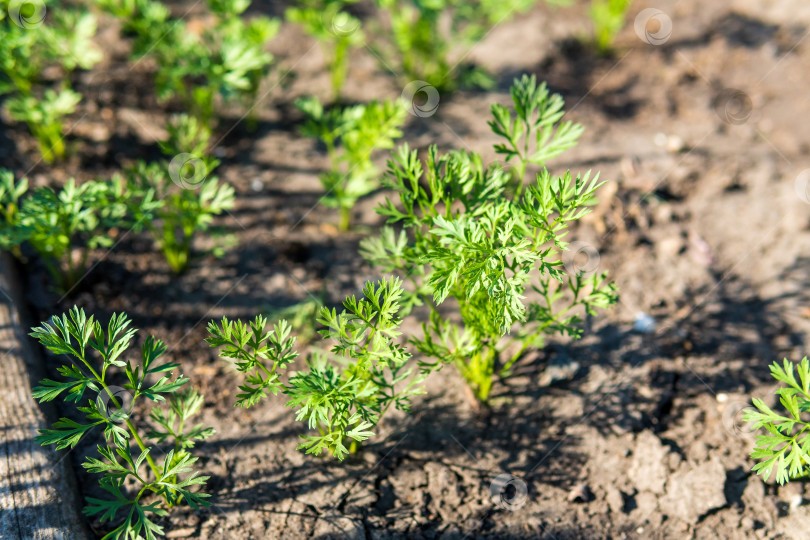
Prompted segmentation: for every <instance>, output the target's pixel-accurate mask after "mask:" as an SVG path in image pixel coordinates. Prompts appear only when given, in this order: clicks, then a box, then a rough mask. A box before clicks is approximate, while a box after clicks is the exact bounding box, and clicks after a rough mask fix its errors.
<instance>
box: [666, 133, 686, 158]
mask: <svg viewBox="0 0 810 540" xmlns="http://www.w3.org/2000/svg"><path fill="white" fill-rule="evenodd" d="M666 147H667V152H670V153H672V154H677V153H678V152H682V151H683V149H684V148H685V147H686V143H684V142H683V139H682V138H680V137H678V136H677V135H670V136H669V137H667V144H666Z"/></svg>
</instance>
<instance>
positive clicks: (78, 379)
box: [31, 307, 213, 540]
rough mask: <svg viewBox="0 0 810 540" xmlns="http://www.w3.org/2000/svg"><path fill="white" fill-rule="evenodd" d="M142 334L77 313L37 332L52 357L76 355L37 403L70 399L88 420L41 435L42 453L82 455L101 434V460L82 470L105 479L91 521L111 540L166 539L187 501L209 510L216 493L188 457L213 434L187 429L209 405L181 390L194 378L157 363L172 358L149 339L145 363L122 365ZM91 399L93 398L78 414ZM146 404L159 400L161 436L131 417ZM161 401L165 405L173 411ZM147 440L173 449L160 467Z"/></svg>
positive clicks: (90, 508) (124, 322)
mask: <svg viewBox="0 0 810 540" xmlns="http://www.w3.org/2000/svg"><path fill="white" fill-rule="evenodd" d="M135 333H136V330H135V329H134V328H130V320H129V319H128V318H127V316H126V314H123V313H122V314H118V315H116V314H113V316H112V318H111V319H110V321H109V323H108V325H107V327H106V329H105V328H104V327H103V326H102V324H101V323H99V322H98V321H96V320H95V319H94V318H93V317H92V316H90V317H88V316H87V315H86V314H85V312H84V310H82V309H79V308H77V307H74V308H73V309H71V310H70V312H69V313H65V314H62V315H61V316H54V317H53V318H51V319H50V321H47V322H43V323H42V326H39V327H37V328H33V329H32V332H31V336H32V337H33V338H34V339H36V340H37V341H39V342H40V343H41V344H42V345H43V346H44V347H46V348H47V349H48V350H49V351H51V352H52V353H54V354H57V355H68V356H70V357H71V361H70V363H69V364H65V365H63V366H61V367H60V368H59V369H58V371H59V373H60V375H61V376H62V377H61V378H60V379H59V380H51V379H45V380H43V381H42V382H41V383H40V386H37V387H36V388H34V391H33V396H34V398H35V399H38V400H39V401H40V402H47V401H53V400H55V399H57V398H59V397H62V396H63V394H64V400H65V401H66V402H69V403H74V404H75V405H76V410H77V411H78V412H79V413H81V416H82V417H83V421H76V420H72V419H69V418H61V419H59V420H58V421H57V422H55V423H54V425H53V427H52V428H51V429H45V430H42V431H41V432H40V435H39V436H38V437H37V441H38V442H39V443H40V444H42V445H43V446H45V445H51V444H54V445H56V448H57V449H60V450H61V449H64V448H74V447H75V446H76V445H77V444H78V443H79V441H80V440H81V439H82V438H83V437H85V436H89V435H90V433H91V432H92V431H93V430H94V428H101V429H102V430H103V437H101V440H100V443H99V445H98V446H97V449H98V457H94V456H87V457H85V460H84V462H83V463H82V466H83V467H84V468H85V469H87V470H88V471H89V472H91V473H95V474H100V475H102V476H101V478H100V479H99V486H100V487H101V489H102V490H104V491H105V492H106V493H107V494H108V496H107V497H106V498H104V499H98V498H94V497H88V498H87V503H88V504H87V506H86V507H85V508H84V513H85V514H87V515H89V516H94V515H95V516H98V517H99V518H100V520H101V522H102V523H104V522H110V523H111V525H112V526H114V529H113V530H112V531H110V532H109V533H108V534H107V535H105V537H104V538H126V539H132V540H136V539H147V540H151V539H155V538H157V535H163V534H164V532H163V528H162V527H161V526H160V525H159V524H158V522H157V519H158V518H160V517H162V516H165V515H167V510H168V509H171V508H172V507H173V506H175V505H177V504H180V503H182V502H185V503H186V504H188V505H189V506H190V507H192V508H194V509H197V508H199V507H200V506H208V502H207V501H206V498H207V497H208V495H207V494H205V493H200V492H199V491H196V486H202V485H204V484H205V482H206V480H208V477H207V476H199V473H198V472H196V471H194V470H193V465H194V464H195V463H196V461H197V459H198V458H196V457H194V456H193V455H191V454H190V453H189V451H188V450H189V449H190V448H192V447H193V446H194V444H195V443H196V442H198V441H201V440H204V439H205V438H207V437H209V436H210V435H212V434H213V430H212V429H210V428H205V427H203V426H201V425H195V426H194V427H192V428H191V429H187V426H188V425H189V423H188V422H187V420H189V419H190V418H192V417H193V416H194V415H196V414H197V413H198V412H199V410H200V407H201V405H202V397H201V396H198V395H197V394H196V393H195V392H193V391H188V392H181V391H180V389H181V388H182V387H183V386H184V385H185V384H186V383H187V382H188V379H186V378H184V377H183V376H182V375H180V376H176V377H175V376H174V372H175V370H176V369H177V368H178V367H179V365H178V364H174V363H160V362H159V359H160V357H161V356H162V355H163V354H164V353H165V352H166V346H165V345H164V344H163V342H162V341H160V340H157V339H154V338H152V337H149V338H147V339H146V341H145V342H144V344H143V348H142V352H141V360H140V362H139V363H136V362H133V361H132V360H128V359H127V360H125V359H124V357H125V355H126V353H127V352H128V350H129V347H130V345H131V343H132V339H133V337H134V336H135ZM93 351H95V353H94V352H93ZM94 356H97V357H98V358H97V359H96V358H94ZM122 371H123V374H124V375H125V378H126V381H127V382H126V383H124V384H123V387H117V386H112V385H111V382H112V379H113V378H114V377H115V375H117V374H120V372H122ZM86 393H92V394H93V396H92V397H91V398H89V399H87V400H86V405H85V406H79V403H81V402H82V400H83V398H85V396H86ZM125 397H128V398H129V399H128V400H127V399H125ZM141 402H146V403H148V402H152V406H151V407H152V411H151V416H150V418H151V420H152V422H153V425H154V428H153V429H149V427H148V425H136V424H135V420H134V416H133V415H132V414H131V413H132V411H133V408H134V407H135V406H136V404H140V403H141ZM158 403H167V404H168V410H165V411H164V410H163V409H161V408H160V407H159V406H157V404H158ZM144 424H146V423H144ZM145 437H149V438H153V439H155V440H156V441H157V442H158V443H163V442H167V443H169V444H172V445H173V448H172V449H171V450H169V451H168V453H167V454H166V455H165V456H164V457H163V459H162V460H156V459H155V457H154V456H155V453H156V452H155V451H156V449H157V447H156V446H148V445H147V444H146V443H145V442H144V438H145ZM132 442H134V443H135V445H136V446H137V449H134V448H133V445H132Z"/></svg>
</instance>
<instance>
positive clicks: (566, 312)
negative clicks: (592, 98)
mask: <svg viewBox="0 0 810 540" xmlns="http://www.w3.org/2000/svg"><path fill="white" fill-rule="evenodd" d="M541 88H542V89H544V87H541ZM512 93H513V96H516V100H515V104H516V107H515V108H516V111H515V113H516V115H517V118H518V119H519V122H512V121H511V120H509V118H511V114H510V113H509V112H508V111H505V110H503V109H502V108H500V107H493V115H494V116H495V120H494V121H493V122H492V123H491V126H492V129H493V131H494V132H495V133H496V134H499V135H501V136H503V137H504V138H506V139H507V140H508V142H509V145H503V144H502V145H497V146H496V151H498V152H501V153H506V154H507V158H510V157H517V158H518V159H519V160H521V162H522V163H543V162H545V160H546V159H549V158H550V157H553V156H554V155H557V154H559V153H560V152H561V151H562V150H561V148H562V147H565V148H567V147H568V146H570V144H571V143H570V135H569V138H567V139H566V138H565V137H562V136H561V135H560V133H561V132H563V133H564V134H565V133H568V134H570V133H571V132H572V131H574V128H572V127H567V128H566V127H565V126H561V127H560V128H559V130H558V131H557V134H556V136H552V135H551V132H550V131H549V130H550V126H551V125H552V124H553V123H554V121H556V120H549V119H548V118H559V116H561V111H559V110H558V109H559V108H558V107H557V106H556V105H549V103H553V102H556V101H557V100H559V99H560V98H559V97H558V96H555V97H553V98H551V99H549V98H548V96H547V92H544V91H541V89H537V88H536V85H535V84H534V81H533V80H531V79H527V78H524V79H522V80H520V81H516V82H515V87H513V92H512ZM560 104H561V101H560ZM538 111H540V113H539V119H538V118H535V117H534V115H535V113H537V112H538ZM544 111H545V112H544ZM548 111H552V112H551V113H549V112H548ZM549 114H550V116H549ZM544 119H545V120H544ZM521 126H522V127H521ZM579 130H580V131H581V128H579ZM520 137H524V140H525V141H529V140H531V141H536V143H537V147H536V148H530V147H529V145H528V142H526V143H525V144H515V143H516V142H518V141H519V140H520ZM517 180H518V181H520V180H522V178H521V177H520V176H519V175H518V176H517ZM514 182H515V177H514V173H512V174H510V173H508V172H506V171H504V170H503V169H502V168H501V167H500V166H498V165H497V164H492V165H489V166H484V164H483V160H482V159H481V157H480V156H479V155H478V154H475V153H472V152H466V151H453V152H449V153H447V154H444V155H440V154H439V152H438V150H437V148H436V147H435V146H433V147H430V149H429V150H428V156H427V160H426V162H425V163H424V165H423V164H422V162H421V161H420V160H419V159H418V157H417V153H416V151H411V150H410V149H409V148H408V146H407V145H405V146H403V147H401V148H400V149H399V151H398V152H397V153H396V156H395V158H394V159H393V160H391V161H389V163H388V175H387V176H386V178H385V179H384V180H383V183H384V184H385V186H386V187H388V188H390V189H392V190H393V191H394V192H395V193H396V194H397V195H398V197H399V205H397V204H395V203H394V202H393V201H392V200H391V199H387V200H386V202H385V203H384V204H383V205H381V206H380V207H379V208H378V209H377V211H378V213H379V214H381V215H383V216H386V217H387V218H388V223H389V224H393V223H399V224H400V225H401V226H402V228H403V229H402V230H401V231H400V232H399V233H398V234H397V233H396V232H395V231H394V229H392V228H390V227H386V228H385V229H384V230H383V232H382V234H381V235H380V236H379V237H377V238H369V239H366V240H364V241H363V242H362V243H361V254H362V255H363V257H364V258H365V259H366V260H367V261H368V262H370V263H371V264H373V265H375V266H377V267H379V268H380V269H381V270H382V271H384V272H394V273H400V274H401V275H403V276H407V279H408V280H409V281H410V282H411V284H412V289H413V291H412V292H410V293H409V294H408V295H407V297H406V299H405V300H404V304H405V305H406V306H414V305H419V304H422V303H427V304H428V305H429V306H430V309H431V316H430V321H429V322H428V323H425V324H424V325H423V329H424V337H422V338H412V339H411V341H412V343H413V344H414V345H415V346H416V348H417V349H418V350H419V352H421V353H422V354H423V355H425V356H427V357H429V358H433V359H435V361H433V362H430V361H427V360H426V361H423V362H422V368H423V370H424V371H431V370H433V369H438V368H439V367H441V366H442V365H443V364H446V363H453V364H455V365H456V366H457V367H458V369H459V371H460V372H461V374H462V375H463V376H464V378H465V379H466V380H467V382H468V383H469V384H470V386H471V388H472V389H473V391H474V393H475V395H476V396H477V397H478V398H479V399H480V400H481V401H483V402H486V401H487V400H488V399H489V395H490V390H491V386H492V382H493V378H494V377H496V376H498V377H505V376H507V375H508V374H509V371H510V368H511V367H512V365H513V364H514V363H515V362H516V361H517V360H518V359H519V358H520V357H521V355H522V354H523V353H524V352H525V351H526V350H527V349H528V348H530V347H540V346H542V344H543V342H544V338H545V336H546V335H549V334H551V335H553V334H566V335H569V336H573V337H578V336H579V335H580V330H579V324H580V323H581V321H582V317H581V316H580V315H578V314H572V311H571V310H572V309H574V308H576V307H580V308H581V310H582V311H585V312H586V313H588V314H595V310H596V308H604V307H607V306H609V305H611V304H613V303H615V302H616V301H617V295H616V289H615V286H614V285H613V284H612V283H609V282H607V280H606V276H605V275H604V274H595V275H592V276H586V275H584V274H582V273H581V272H572V273H568V272H566V271H565V269H564V268H563V266H564V265H563V262H562V259H561V257H562V253H563V252H564V251H565V249H566V247H567V246H568V242H567V241H566V240H565V239H564V238H565V236H566V235H567V232H568V228H569V226H570V225H571V224H572V223H574V222H575V221H577V220H578V219H580V218H582V217H583V216H584V215H586V214H587V213H588V212H589V210H588V207H589V206H591V205H593V204H594V203H595V202H596V199H595V192H596V190H597V189H598V187H599V186H600V185H601V184H600V183H599V182H598V181H597V178H596V177H595V178H591V176H590V173H586V174H584V175H577V176H573V175H572V174H571V173H570V172H566V173H565V174H563V175H562V176H554V175H552V174H551V173H549V171H548V170H547V169H543V170H542V171H541V172H540V173H539V174H537V177H536V181H535V182H534V183H533V184H531V185H530V186H529V188H528V190H527V191H526V192H525V193H524V194H522V195H520V194H517V195H515V196H514V197H510V196H509V195H508V188H509V187H510V186H511V185H512V184H513V183H514ZM527 289H528V290H530V291H532V293H533V297H534V298H537V299H533V300H530V301H528V302H527V300H526V292H527ZM449 297H451V298H453V299H454V300H455V304H456V305H458V317H459V318H460V323H458V322H455V320H454V318H448V317H446V316H443V315H440V314H439V311H438V307H437V306H438V305H439V304H441V303H442V302H444V301H445V300H446V299H447V298H449ZM563 301H564V305H563V307H560V306H559V304H560V303H562V302H563ZM515 327H516V328H515ZM513 330H515V331H514V333H511V332H512V331H513ZM507 334H509V335H508V336H507ZM507 349H512V350H514V349H517V352H515V353H514V354H512V355H511V357H509V358H502V356H503V354H504V353H505V351H506V350H507Z"/></svg>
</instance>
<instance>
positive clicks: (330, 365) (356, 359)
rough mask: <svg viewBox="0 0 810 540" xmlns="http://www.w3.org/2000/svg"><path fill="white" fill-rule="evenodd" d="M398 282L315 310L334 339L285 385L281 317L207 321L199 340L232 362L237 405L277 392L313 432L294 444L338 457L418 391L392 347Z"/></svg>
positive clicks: (289, 353) (288, 357)
mask: <svg viewBox="0 0 810 540" xmlns="http://www.w3.org/2000/svg"><path fill="white" fill-rule="evenodd" d="M403 292H404V291H403V289H402V282H401V281H400V280H399V279H397V278H390V279H388V280H381V281H379V282H377V283H376V284H375V283H372V282H368V283H366V285H365V287H364V289H363V298H360V299H357V298H355V297H354V296H352V297H350V298H348V299H346V301H345V302H343V306H344V309H343V310H342V311H341V312H340V313H338V311H337V310H336V309H331V310H330V309H328V308H323V309H322V310H321V313H320V318H319V322H320V323H321V324H323V325H324V326H325V329H323V330H321V334H322V335H323V336H324V338H327V339H331V340H333V342H334V346H333V347H332V350H331V353H332V354H333V355H335V356H336V358H335V359H331V358H330V357H329V356H327V355H325V354H323V353H320V352H314V353H312V354H311V355H310V356H309V358H307V362H306V363H307V369H306V370H304V371H299V372H296V373H293V374H292V375H291V376H290V378H289V381H288V383H286V384H284V383H282V382H281V380H280V378H279V370H282V369H285V368H286V366H287V365H289V364H290V363H291V362H292V361H293V360H294V359H295V357H296V356H297V354H296V353H295V352H294V351H293V345H294V341H295V338H291V337H289V335H290V327H289V325H288V324H287V322H286V321H281V322H280V323H278V324H276V325H275V327H274V329H273V330H272V331H267V330H266V325H267V320H266V319H265V318H264V317H261V316H259V317H257V318H256V319H255V321H254V322H252V323H250V324H245V323H241V322H235V323H233V322H231V321H228V320H227V319H223V320H222V322H221V323H220V324H219V325H218V324H216V323H215V322H213V321H212V322H211V323H210V324H209V326H208V332H209V337H208V338H207V339H206V341H207V342H208V343H209V344H210V345H211V346H212V347H220V348H221V350H220V356H222V357H224V358H229V359H232V360H234V361H235V365H236V367H237V369H238V370H239V371H242V372H244V373H245V374H246V384H245V385H244V386H241V387H240V390H241V391H242V393H241V394H239V396H238V397H237V398H238V401H237V405H240V406H251V405H254V404H255V403H256V402H258V401H259V400H260V399H261V398H262V397H264V396H265V395H266V392H267V391H271V392H273V393H277V392H279V391H281V392H283V393H284V394H286V395H287V396H288V397H289V401H288V402H287V405H288V406H289V407H294V408H297V409H298V412H297V414H296V419H297V420H299V421H302V422H304V421H305V422H306V423H307V425H308V427H309V428H310V429H311V430H317V434H315V435H305V436H302V438H303V442H302V443H301V444H300V445H299V448H301V449H304V450H306V452H307V453H308V454H315V455H320V454H321V452H323V451H324V450H326V451H328V452H329V453H330V454H332V455H333V456H335V457H336V458H338V459H340V460H342V459H344V458H345V456H346V454H349V453H351V452H354V451H356V449H357V446H358V444H359V443H361V442H363V441H365V440H366V439H368V438H369V437H371V436H372V435H373V432H372V431H371V430H372V429H373V428H374V426H376V425H377V424H378V423H379V421H380V419H381V418H382V417H383V415H385V413H386V412H387V411H388V410H389V408H390V407H391V406H393V407H394V408H396V409H399V410H403V411H408V410H409V408H410V400H411V398H412V397H413V396H416V395H419V394H421V393H422V390H421V385H422V382H423V380H424V375H423V374H414V373H413V372H412V370H411V369H407V368H406V365H405V364H406V362H407V360H408V359H409V357H410V354H409V353H408V352H407V351H406V350H405V348H404V347H403V346H401V345H399V344H398V338H399V336H400V332H399V326H400V324H401V322H402V321H401V319H400V318H399V315H398V314H399V311H400V299H401V298H402V295H403Z"/></svg>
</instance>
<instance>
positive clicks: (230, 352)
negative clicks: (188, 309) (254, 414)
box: [205, 315, 298, 407]
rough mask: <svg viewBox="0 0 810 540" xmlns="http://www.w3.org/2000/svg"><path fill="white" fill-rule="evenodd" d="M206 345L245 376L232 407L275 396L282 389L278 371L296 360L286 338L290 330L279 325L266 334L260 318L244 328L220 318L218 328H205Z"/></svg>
mask: <svg viewBox="0 0 810 540" xmlns="http://www.w3.org/2000/svg"><path fill="white" fill-rule="evenodd" d="M208 334H209V337H208V338H206V340H205V341H206V342H207V343H208V344H209V345H211V346H212V347H220V348H221V350H220V353H219V355H220V356H221V357H223V358H229V359H231V360H233V361H234V365H235V366H236V368H237V369H238V370H239V371H241V372H242V373H244V374H245V376H246V378H245V379H246V382H245V384H244V385H243V386H240V387H239V390H241V391H242V393H241V394H237V396H236V405H237V406H239V407H251V406H253V405H255V404H256V403H258V402H259V401H260V400H261V399H262V398H263V397H265V396H267V392H268V391H269V392H272V393H273V394H277V393H278V392H279V391H280V390H283V389H284V385H283V384H282V382H281V380H280V379H279V375H280V373H279V372H280V370H283V369H286V367H287V365H288V364H290V363H291V362H292V361H293V360H295V358H296V357H297V356H298V353H296V352H294V351H293V345H295V338H294V337H290V326H289V324H287V321H281V322H279V323H278V324H276V325H275V326H274V327H273V330H271V331H267V319H266V318H265V317H263V316H261V315H259V316H257V317H256V319H255V320H254V321H252V322H250V323H248V324H246V323H243V322H242V321H229V320H228V319H227V318H223V319H222V322H221V323H220V324H219V326H218V325H217V324H216V323H215V322H214V321H211V322H210V323H209V324H208Z"/></svg>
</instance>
